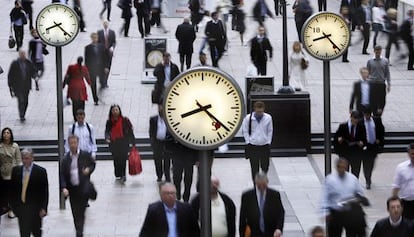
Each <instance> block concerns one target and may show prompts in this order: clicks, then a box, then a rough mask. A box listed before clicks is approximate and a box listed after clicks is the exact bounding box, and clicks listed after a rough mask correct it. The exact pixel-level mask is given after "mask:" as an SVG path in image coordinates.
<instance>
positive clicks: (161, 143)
mask: <svg viewBox="0 0 414 237" xmlns="http://www.w3.org/2000/svg"><path fill="white" fill-rule="evenodd" d="M167 134H168V130H167V126H166V125H165V122H164V117H163V114H162V106H161V105H158V115H156V116H152V117H151V118H150V126H149V137H150V141H151V148H152V152H153V154H154V165H155V173H156V174H157V182H161V180H162V176H163V175H165V180H166V181H167V182H170V181H171V176H170V167H171V161H170V154H169V153H168V152H167V151H166V149H165V141H166V139H167Z"/></svg>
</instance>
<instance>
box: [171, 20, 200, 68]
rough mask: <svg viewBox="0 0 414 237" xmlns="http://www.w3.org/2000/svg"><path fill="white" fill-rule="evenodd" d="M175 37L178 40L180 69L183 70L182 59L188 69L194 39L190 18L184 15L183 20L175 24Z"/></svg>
mask: <svg viewBox="0 0 414 237" xmlns="http://www.w3.org/2000/svg"><path fill="white" fill-rule="evenodd" d="M175 38H177V40H178V53H179V54H180V63H181V71H183V70H184V61H185V65H186V66H187V69H189V68H190V67H191V55H192V54H193V42H194V40H195V39H196V34H195V30H194V27H193V26H192V25H191V24H190V18H188V17H185V18H184V22H183V23H182V24H180V25H178V26H177V30H176V31H175Z"/></svg>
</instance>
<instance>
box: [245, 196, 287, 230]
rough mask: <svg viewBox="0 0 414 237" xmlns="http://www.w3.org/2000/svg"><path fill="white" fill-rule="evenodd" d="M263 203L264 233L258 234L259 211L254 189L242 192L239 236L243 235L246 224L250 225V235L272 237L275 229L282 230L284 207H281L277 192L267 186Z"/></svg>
mask: <svg viewBox="0 0 414 237" xmlns="http://www.w3.org/2000/svg"><path fill="white" fill-rule="evenodd" d="M264 205H265V206H264V208H263V210H264V213H263V216H264V222H265V233H264V235H260V228H259V216H260V214H259V213H260V211H259V205H258V203H257V196H256V189H251V190H248V191H246V192H245V193H243V194H242V199H241V207H240V222H239V232H240V237H244V233H245V229H246V226H247V225H249V227H250V230H251V236H252V237H256V236H262V237H273V233H274V232H275V230H276V229H279V230H281V231H283V225H284V222H285V209H284V208H283V205H282V201H281V199H280V194H279V192H278V191H276V190H273V189H270V188H268V189H267V190H266V199H265V204H264Z"/></svg>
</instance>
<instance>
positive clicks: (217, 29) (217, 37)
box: [204, 12, 227, 67]
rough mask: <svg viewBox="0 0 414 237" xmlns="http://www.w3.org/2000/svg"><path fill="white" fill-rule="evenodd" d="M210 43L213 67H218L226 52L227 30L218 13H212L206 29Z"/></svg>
mask: <svg viewBox="0 0 414 237" xmlns="http://www.w3.org/2000/svg"><path fill="white" fill-rule="evenodd" d="M204 33H205V35H206V37H207V40H208V45H209V47H210V55H211V61H212V64H213V67H218V61H219V60H220V58H221V56H223V53H224V45H225V44H226V40H227V39H226V32H225V31H224V26H223V22H222V21H221V20H219V18H218V13H217V12H213V13H211V21H209V22H207V25H206V28H205V31H204Z"/></svg>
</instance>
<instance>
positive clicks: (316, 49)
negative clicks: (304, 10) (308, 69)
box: [302, 12, 351, 61]
mask: <svg viewBox="0 0 414 237" xmlns="http://www.w3.org/2000/svg"><path fill="white" fill-rule="evenodd" d="M350 35H351V34H350V31H349V27H348V24H347V22H346V21H345V19H344V18H342V17H341V16H340V15H337V14H335V13H331V12H320V13H316V14H314V15H313V16H311V17H310V18H309V19H308V20H307V21H306V22H305V24H304V25H303V27H302V42H303V44H304V48H305V49H306V51H307V52H308V53H309V54H310V55H312V56H313V57H315V58H317V59H321V60H326V61H327V60H332V59H335V58H338V57H339V56H341V55H342V54H343V53H344V52H345V51H346V50H347V48H348V46H349V42H350Z"/></svg>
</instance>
